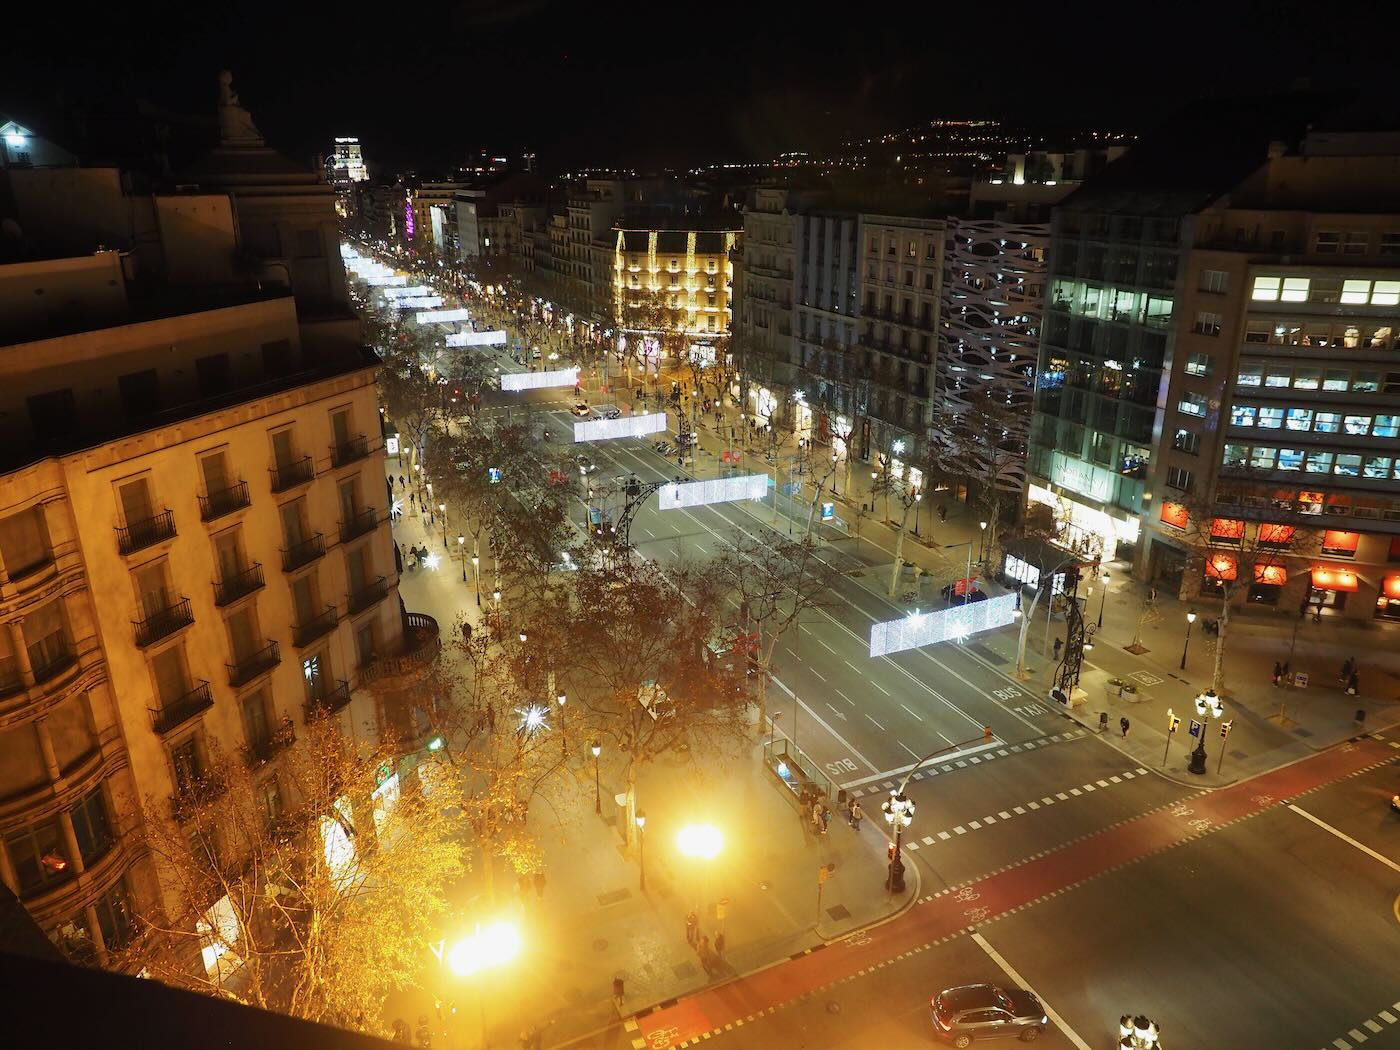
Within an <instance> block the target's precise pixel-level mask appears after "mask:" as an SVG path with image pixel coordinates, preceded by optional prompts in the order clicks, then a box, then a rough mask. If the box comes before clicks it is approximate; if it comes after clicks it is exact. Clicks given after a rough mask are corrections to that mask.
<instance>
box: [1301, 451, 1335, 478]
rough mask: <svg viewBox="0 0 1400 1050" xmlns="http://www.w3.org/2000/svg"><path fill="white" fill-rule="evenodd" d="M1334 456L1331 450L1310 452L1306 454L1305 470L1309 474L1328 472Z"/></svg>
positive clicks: (1330, 470) (1330, 471)
mask: <svg viewBox="0 0 1400 1050" xmlns="http://www.w3.org/2000/svg"><path fill="white" fill-rule="evenodd" d="M1333 459H1334V456H1333V454H1332V453H1331V452H1310V453H1309V454H1308V462H1307V471H1308V473H1309V474H1330V473H1332V460H1333Z"/></svg>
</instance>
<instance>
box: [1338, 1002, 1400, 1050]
mask: <svg viewBox="0 0 1400 1050" xmlns="http://www.w3.org/2000/svg"><path fill="white" fill-rule="evenodd" d="M1377 1018H1379V1020H1377ZM1381 1021H1384V1022H1385V1024H1381ZM1397 1023H1400V1002H1398V1003H1391V1004H1390V1008H1389V1009H1386V1010H1381V1011H1379V1012H1378V1013H1376V1015H1375V1017H1368V1018H1366V1019H1365V1020H1364V1021H1362V1022H1361V1023H1360V1024H1358V1025H1357V1026H1356V1027H1355V1028H1352V1029H1349V1030H1348V1031H1347V1032H1346V1034H1345V1035H1339V1036H1337V1038H1336V1039H1333V1040H1332V1041H1331V1042H1330V1043H1328V1044H1327V1045H1326V1046H1325V1047H1320V1048H1319V1050H1352V1048H1353V1047H1357V1046H1360V1045H1361V1044H1362V1043H1364V1042H1366V1041H1367V1040H1369V1039H1372V1038H1374V1037H1375V1036H1377V1035H1380V1034H1381V1033H1382V1032H1384V1031H1386V1030H1388V1029H1389V1028H1392V1027H1393V1026H1394V1025H1396V1024H1397ZM1363 1029H1364V1031H1363Z"/></svg>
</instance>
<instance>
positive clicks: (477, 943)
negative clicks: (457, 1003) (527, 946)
mask: <svg viewBox="0 0 1400 1050" xmlns="http://www.w3.org/2000/svg"><path fill="white" fill-rule="evenodd" d="M522 947H523V941H522V940H521V937H520V929H519V927H517V926H516V925H515V924H514V923H511V922H506V921H505V920H498V921H496V922H493V923H491V924H490V925H488V926H485V927H483V926H480V925H478V926H477V928H476V930H475V932H473V933H471V934H470V935H468V936H466V937H463V938H462V939H461V940H459V941H457V942H455V943H454V944H453V945H452V947H450V948H448V949H447V955H446V959H447V966H448V969H450V970H451V971H452V972H453V973H454V974H456V975H457V976H458V977H471V976H472V975H473V974H477V973H480V972H481V971H482V970H490V969H495V968H496V967H498V966H504V965H505V964H506V963H509V962H511V961H513V960H514V959H515V958H516V956H518V955H519V954H520V949H521V948H522Z"/></svg>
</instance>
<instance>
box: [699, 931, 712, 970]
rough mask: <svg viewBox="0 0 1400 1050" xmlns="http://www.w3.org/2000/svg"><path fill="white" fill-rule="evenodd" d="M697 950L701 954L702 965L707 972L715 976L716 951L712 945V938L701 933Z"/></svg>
mask: <svg viewBox="0 0 1400 1050" xmlns="http://www.w3.org/2000/svg"><path fill="white" fill-rule="evenodd" d="M696 952H697V953H698V954H699V956H700V965H701V966H703V967H704V968H705V973H706V974H708V975H709V976H711V977H713V976H714V970H715V952H714V949H713V948H711V947H710V938H708V937H706V936H705V935H704V934H701V936H700V945H699V947H698V948H696Z"/></svg>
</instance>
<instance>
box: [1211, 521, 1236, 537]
mask: <svg viewBox="0 0 1400 1050" xmlns="http://www.w3.org/2000/svg"><path fill="white" fill-rule="evenodd" d="M1210 534H1211V538H1212V539H1222V540H1238V539H1243V538H1244V522H1243V521H1242V520H1241V519H1239V518H1215V519H1213V520H1212V521H1211V523H1210Z"/></svg>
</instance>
